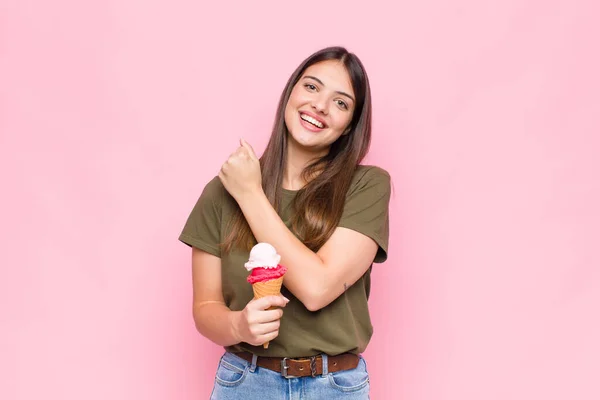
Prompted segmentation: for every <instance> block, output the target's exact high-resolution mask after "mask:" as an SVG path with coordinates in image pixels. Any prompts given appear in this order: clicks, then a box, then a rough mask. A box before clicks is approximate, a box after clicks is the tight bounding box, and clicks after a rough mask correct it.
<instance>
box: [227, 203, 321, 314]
mask: <svg viewBox="0 0 600 400" xmlns="http://www.w3.org/2000/svg"><path fill="white" fill-rule="evenodd" d="M238 204H239V205H240V208H241V209H242V212H243V213H244V216H245V218H246V220H247V221H248V224H249V225H250V228H251V229H252V233H253V234H254V236H255V237H256V239H257V240H258V241H259V242H267V243H270V244H271V245H273V246H274V247H275V248H276V249H277V251H278V253H279V254H280V255H281V263H282V264H283V265H285V266H286V267H287V268H288V272H287V273H286V274H285V278H284V280H285V285H286V287H287V288H288V289H289V290H290V291H291V292H292V293H293V294H294V295H295V296H296V297H298V298H299V299H300V300H301V301H303V302H304V303H305V304H306V301H305V300H309V298H310V297H314V296H318V295H319V292H320V291H321V290H325V289H324V288H321V289H320V288H319V287H318V286H317V285H316V284H317V283H321V282H326V281H327V279H323V278H324V277H325V275H326V273H327V268H326V265H325V263H324V262H323V260H322V259H321V258H320V257H319V256H318V255H317V254H316V253H315V252H313V251H312V250H310V249H309V248H308V247H306V246H305V245H304V243H302V242H301V241H300V240H298V238H297V237H296V236H294V234H293V233H292V232H291V231H290V230H289V229H288V228H287V226H285V224H284V223H283V221H282V220H281V218H280V217H279V215H278V214H277V212H275V210H274V209H273V207H272V206H271V203H269V200H268V199H267V197H266V196H265V195H264V193H263V192H258V193H254V194H252V195H249V196H247V197H245V198H244V199H241V200H239V201H238ZM308 288H311V289H310V290H312V292H310V293H309V292H307V290H308Z"/></svg>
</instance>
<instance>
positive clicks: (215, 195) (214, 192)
mask: <svg viewBox="0 0 600 400" xmlns="http://www.w3.org/2000/svg"><path fill="white" fill-rule="evenodd" d="M226 194H227V190H226V189H225V186H223V183H221V180H220V179H219V177H218V176H215V177H214V178H212V179H211V180H210V181H208V183H207V184H206V185H205V186H204V189H203V190H202V197H205V198H209V199H211V200H213V201H222V200H223V199H224V197H225V195H226Z"/></svg>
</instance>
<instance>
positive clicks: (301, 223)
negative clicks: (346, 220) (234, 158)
mask: <svg viewBox="0 0 600 400" xmlns="http://www.w3.org/2000/svg"><path fill="white" fill-rule="evenodd" d="M327 60H338V61H340V62H341V63H343V64H344V66H345V67H346V70H347V72H348V75H350V80H351V82H352V88H353V89H354V94H355V97H356V105H355V108H354V114H353V116H352V121H351V122H350V125H349V129H348V133H347V134H345V135H342V136H340V137H339V138H338V139H337V140H336V141H335V142H333V143H332V144H331V147H330V149H329V153H328V154H327V155H325V156H323V157H322V158H320V159H318V160H316V161H315V162H313V163H312V164H310V165H308V166H307V167H306V168H305V169H304V171H303V172H302V177H303V179H304V180H305V181H306V182H308V183H307V184H306V185H305V186H304V187H303V188H302V189H300V190H299V191H298V193H297V195H296V197H295V199H294V203H293V205H292V206H293V210H294V211H293V217H292V228H293V229H294V231H295V232H296V234H297V235H298V237H299V238H300V240H302V242H303V243H304V244H305V245H306V246H307V247H308V248H310V249H311V250H313V251H317V250H318V249H319V248H320V247H321V246H322V245H323V244H324V243H325V242H326V241H327V239H329V237H330V236H331V234H332V233H333V231H334V229H335V228H336V226H337V224H338V222H339V221H340V218H341V217H342V212H343V210H344V203H345V199H346V194H347V192H348V189H349V188H350V183H351V181H352V176H353V175H354V172H355V171H356V167H357V166H358V165H359V164H360V162H361V161H362V160H363V158H364V157H365V155H366V154H367V152H368V150H369V145H370V143H371V90H370V87H369V80H368V78H367V73H366V71H365V68H364V67H363V65H362V63H361V62H360V60H359V59H358V57H357V56H356V55H354V54H352V53H350V52H348V50H346V49H345V48H343V47H328V48H325V49H322V50H320V51H317V52H316V53H314V54H312V55H311V56H310V57H308V58H307V59H306V60H304V61H303V62H302V63H301V64H300V66H298V68H297V69H296V70H295V71H294V73H293V74H292V76H291V77H290V79H289V80H288V82H287V84H286V86H285V89H284V90H283V93H282V94H281V98H280V100H279V105H278V107H277V114H276V116H275V123H274V125H273V131H272V134H271V138H270V140H269V143H268V145H267V148H266V149H265V151H264V153H263V155H262V156H261V157H260V167H261V172H262V186H263V190H264V191H265V194H266V196H267V198H268V199H269V202H270V203H271V204H272V205H273V207H274V208H275V210H277V211H279V207H280V202H281V195H282V188H281V186H282V183H283V175H284V171H285V166H286V156H287V152H286V149H287V140H288V129H287V126H286V124H285V119H284V118H285V115H284V114H285V107H286V105H287V102H288V99H289V98H290V94H291V92H292V89H293V88H294V86H295V85H296V83H297V82H298V81H299V80H300V78H301V77H302V74H303V73H304V71H305V70H306V69H307V68H308V67H310V66H311V65H313V64H316V63H318V62H321V61H327ZM228 231H229V232H228V234H227V236H226V238H225V241H224V243H223V246H222V249H223V251H225V252H228V251H231V250H232V249H233V248H241V249H245V250H250V249H251V248H252V246H253V245H254V244H256V239H255V238H254V235H253V234H252V231H251V230H250V226H249V225H248V222H247V221H246V219H245V218H244V215H243V214H242V211H241V210H240V208H239V207H237V209H236V211H235V213H234V215H233V217H232V219H231V222H230V224H229V229H228Z"/></svg>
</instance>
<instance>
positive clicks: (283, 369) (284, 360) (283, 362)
mask: <svg viewBox="0 0 600 400" xmlns="http://www.w3.org/2000/svg"><path fill="white" fill-rule="evenodd" d="M287 360H289V358H288V357H283V358H282V359H281V376H283V377H284V378H287V379H290V378H294V376H292V375H288V372H287V371H288V369H289V368H290V366H289V365H287Z"/></svg>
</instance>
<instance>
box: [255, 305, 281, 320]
mask: <svg viewBox="0 0 600 400" xmlns="http://www.w3.org/2000/svg"><path fill="white" fill-rule="evenodd" d="M282 316H283V310H282V309H281V308H275V309H273V310H266V311H260V312H259V313H258V314H257V315H255V316H254V318H255V322H256V323H258V324H264V323H269V322H273V321H278V320H279V319H281V317H282Z"/></svg>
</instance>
